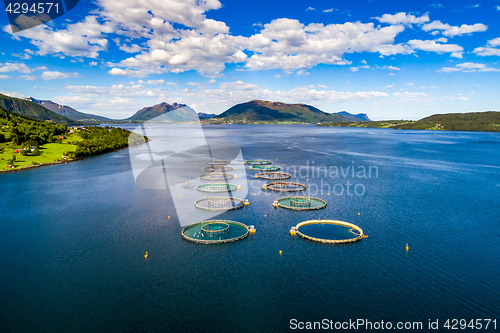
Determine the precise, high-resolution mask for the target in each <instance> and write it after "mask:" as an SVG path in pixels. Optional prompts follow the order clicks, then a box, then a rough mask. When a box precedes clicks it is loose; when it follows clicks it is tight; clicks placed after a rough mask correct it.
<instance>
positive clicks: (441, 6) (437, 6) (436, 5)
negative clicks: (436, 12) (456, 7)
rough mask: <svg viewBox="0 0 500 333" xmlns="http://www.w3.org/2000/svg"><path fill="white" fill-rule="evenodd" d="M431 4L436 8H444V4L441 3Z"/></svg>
mask: <svg viewBox="0 0 500 333" xmlns="http://www.w3.org/2000/svg"><path fill="white" fill-rule="evenodd" d="M429 6H431V7H434V8H436V9H438V8H444V6H443V5H442V4H440V3H432V4H430V5H429Z"/></svg>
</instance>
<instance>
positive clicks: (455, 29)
mask: <svg viewBox="0 0 500 333" xmlns="http://www.w3.org/2000/svg"><path fill="white" fill-rule="evenodd" d="M487 29H488V27H487V26H486V25H484V24H482V23H476V24H473V25H467V24H462V25H461V26H451V25H449V24H447V23H441V21H432V22H431V23H428V24H424V25H423V26H422V30H424V31H427V32H430V33H431V34H433V35H436V34H438V33H442V34H443V35H444V36H448V37H454V36H457V35H464V34H470V33H473V32H482V31H486V30H487Z"/></svg>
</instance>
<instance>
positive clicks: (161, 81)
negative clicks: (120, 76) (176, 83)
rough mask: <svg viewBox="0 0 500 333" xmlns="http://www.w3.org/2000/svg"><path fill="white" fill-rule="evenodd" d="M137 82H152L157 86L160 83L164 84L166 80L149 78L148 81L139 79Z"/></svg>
mask: <svg viewBox="0 0 500 333" xmlns="http://www.w3.org/2000/svg"><path fill="white" fill-rule="evenodd" d="M137 83H139V84H152V85H155V86H156V85H158V84H164V83H165V80H147V81H143V80H139V81H137Z"/></svg>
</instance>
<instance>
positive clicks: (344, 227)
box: [182, 159, 368, 244]
mask: <svg viewBox="0 0 500 333" xmlns="http://www.w3.org/2000/svg"><path fill="white" fill-rule="evenodd" d="M206 163H207V164H210V166H207V167H205V168H204V169H205V171H208V172H209V173H207V174H203V175H201V176H200V178H201V179H203V180H212V181H217V180H219V181H227V180H229V179H235V178H236V176H235V175H232V174H228V173H226V172H227V171H232V170H236V168H234V167H232V166H226V164H229V163H231V164H232V162H228V161H227V160H220V159H212V160H210V161H208V162H206ZM245 164H248V165H249V169H253V170H258V171H264V172H260V173H258V174H256V175H255V178H260V179H269V180H271V182H270V183H268V184H266V185H264V186H263V187H262V188H263V189H264V190H269V191H274V192H278V193H284V192H299V191H305V190H306V189H307V186H306V185H305V184H301V183H296V182H289V181H284V179H289V178H291V175H290V174H288V173H284V172H276V171H277V170H280V167H279V166H274V165H271V164H272V163H271V161H268V160H250V161H247V162H245ZM196 188H197V190H198V191H200V192H208V193H230V192H235V191H237V190H240V189H241V186H240V185H236V184H230V183H227V182H226V183H223V182H213V183H209V184H201V185H198V186H197V187H196ZM248 204H249V202H248V199H245V200H242V199H239V198H234V197H230V196H227V197H226V196H215V197H207V198H203V199H198V200H196V201H195V203H194V205H195V207H196V208H199V209H203V210H208V211H214V212H215V211H220V212H224V211H230V210H235V209H239V208H242V207H244V206H246V205H248ZM273 206H274V207H275V208H276V207H281V208H285V209H289V210H296V211H305V210H317V209H323V208H325V207H326V202H325V201H324V200H322V199H319V198H314V197H309V196H289V197H283V198H279V199H277V200H276V201H274V202H273ZM250 233H251V234H254V233H255V228H254V226H246V225H245V224H243V223H240V222H236V221H229V220H206V221H201V222H196V223H194V224H190V225H188V226H186V227H184V228H183V229H182V237H183V238H184V239H186V240H188V241H191V242H195V243H201V244H221V243H230V242H235V241H237V240H240V239H243V238H245V237H247V236H248V234H250ZM290 234H291V235H292V236H294V235H296V234H298V235H299V236H300V237H301V238H304V239H307V240H310V241H313V242H318V243H324V244H342V243H352V242H356V241H358V240H360V239H363V238H366V237H368V236H366V235H365V234H364V233H363V230H362V229H361V228H360V227H358V226H356V225H354V224H352V223H348V222H343V221H337V220H321V219H319V220H308V221H304V222H301V223H299V224H297V226H295V227H292V228H291V230H290Z"/></svg>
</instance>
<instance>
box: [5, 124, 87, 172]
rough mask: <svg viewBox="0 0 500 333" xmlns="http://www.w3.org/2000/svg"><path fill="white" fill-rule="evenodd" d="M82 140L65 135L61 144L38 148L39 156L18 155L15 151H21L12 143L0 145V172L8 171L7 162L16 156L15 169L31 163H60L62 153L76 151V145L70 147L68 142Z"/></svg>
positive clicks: (75, 134) (45, 145)
mask: <svg viewBox="0 0 500 333" xmlns="http://www.w3.org/2000/svg"><path fill="white" fill-rule="evenodd" d="M82 140H83V139H82V138H81V137H80V135H78V134H77V133H74V134H70V135H67V136H66V139H64V140H62V142H61V143H46V144H44V145H42V146H40V155H39V156H29V155H26V156H23V155H21V154H20V153H16V149H21V147H20V146H19V145H15V144H14V143H12V142H6V143H0V147H1V148H2V149H1V150H0V170H10V169H8V168H7V160H10V159H11V158H12V155H15V156H16V161H15V163H14V165H15V166H16V169H18V168H21V167H25V166H29V165H33V164H34V163H33V162H35V163H38V164H42V163H52V162H56V161H61V158H62V157H63V153H65V152H70V151H75V150H76V145H72V144H70V142H74V141H82Z"/></svg>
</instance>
